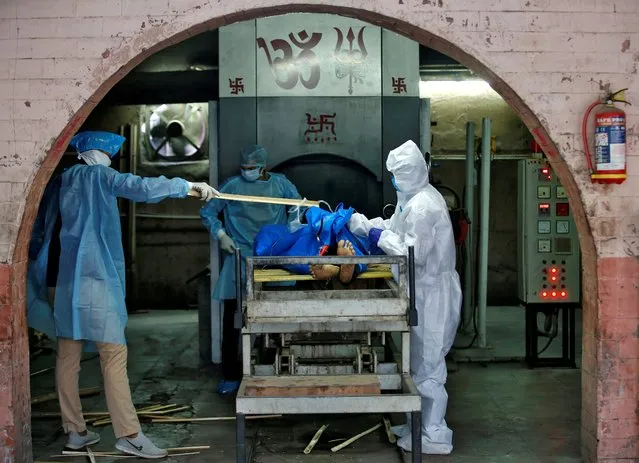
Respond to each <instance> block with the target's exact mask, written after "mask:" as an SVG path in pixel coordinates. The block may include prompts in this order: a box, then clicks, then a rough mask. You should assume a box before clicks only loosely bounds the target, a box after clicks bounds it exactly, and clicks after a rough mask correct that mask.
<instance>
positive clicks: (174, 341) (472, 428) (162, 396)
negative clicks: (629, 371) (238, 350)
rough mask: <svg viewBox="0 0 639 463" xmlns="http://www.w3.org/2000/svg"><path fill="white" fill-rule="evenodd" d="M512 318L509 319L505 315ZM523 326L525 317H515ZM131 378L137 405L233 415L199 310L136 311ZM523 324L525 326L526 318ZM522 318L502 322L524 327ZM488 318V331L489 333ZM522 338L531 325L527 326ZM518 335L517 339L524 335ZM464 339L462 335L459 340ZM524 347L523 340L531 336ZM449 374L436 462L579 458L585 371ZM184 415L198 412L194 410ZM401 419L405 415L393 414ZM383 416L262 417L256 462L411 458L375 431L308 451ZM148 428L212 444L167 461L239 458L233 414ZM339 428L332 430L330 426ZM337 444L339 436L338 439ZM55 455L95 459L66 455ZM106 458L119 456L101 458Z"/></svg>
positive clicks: (55, 446)
mask: <svg viewBox="0 0 639 463" xmlns="http://www.w3.org/2000/svg"><path fill="white" fill-rule="evenodd" d="M506 321H507V320H505V321H504V322H506ZM507 322H508V323H510V324H518V323H520V321H519V320H518V319H515V318H512V319H510V320H509V321H507ZM129 326H130V327H129V331H128V337H129V377H130V381H131V388H132V390H133V399H134V402H135V404H136V405H138V406H141V405H145V404H155V403H177V404H188V405H192V406H193V415H194V416H232V415H233V414H234V412H233V408H234V406H233V400H232V399H222V398H220V397H219V396H218V395H216V394H215V385H216V383H217V381H218V375H217V373H216V372H215V371H214V369H212V368H200V367H199V366H198V355H197V314H196V313H195V312H185V311H172V312H158V313H152V314H139V315H134V316H132V317H131V319H130V325H129ZM522 326H523V325H522ZM519 329H520V326H519V325H517V326H511V327H510V328H509V329H507V328H503V327H502V331H503V332H509V333H512V332H513V331H518V330H519ZM490 333H491V331H490V325H489V336H490ZM522 336H523V331H522ZM515 339H518V338H515ZM460 344H461V343H460ZM522 345H523V341H522ZM53 364H54V355H53V354H45V355H41V356H39V357H37V358H36V359H34V361H33V362H32V371H37V370H40V369H42V368H46V367H49V366H52V365H53ZM82 367H83V371H82V375H81V386H82V387H90V386H99V385H100V384H101V376H100V369H99V361H98V360H97V359H93V360H88V361H86V362H84V363H83V364H82ZM451 370H452V371H451V373H450V375H449V379H448V392H449V396H450V400H449V408H448V415H447V420H448V422H449V425H450V427H451V428H452V429H453V430H454V432H455V436H454V445H455V448H454V451H453V454H452V455H450V456H447V457H432V456H428V457H426V456H425V457H424V459H423V460H424V461H428V462H459V463H462V462H478V461H481V462H483V463H490V462H495V463H497V462H509V461H512V462H518V463H519V462H523V463H526V462H540V461H544V462H545V461H548V462H557V463H563V462H578V461H580V456H579V434H580V420H579V414H580V395H581V394H580V392H581V389H580V372H579V370H563V369H561V370H560V369H545V370H528V369H526V368H525V367H524V366H522V365H521V364H519V363H517V362H515V363H498V364H485V363H484V364H479V363H458V364H454V365H452V368H451ZM54 390H55V387H54V374H53V371H49V372H45V373H42V374H38V375H36V376H33V377H32V394H33V395H34V396H36V395H40V394H46V393H49V392H52V391H54ZM83 404H84V407H85V411H100V410H105V409H106V405H105V401H104V395H103V394H101V395H99V396H96V397H90V398H86V399H83ZM33 410H34V412H35V411H57V410H58V406H57V402H56V401H50V402H47V403H43V404H39V405H36V406H34V407H33ZM185 416H190V413H187V414H186V415H185ZM393 418H394V421H398V420H401V417H399V416H396V417H393ZM379 420H380V417H379V416H375V415H361V416H333V415H326V416H306V417H285V418H282V419H274V420H268V421H261V422H256V421H253V422H252V423H250V425H249V435H250V437H251V445H252V447H253V448H254V449H255V450H254V459H253V461H254V462H259V463H284V462H309V463H315V462H320V461H322V462H323V461H334V462H343V463H346V462H348V463H360V462H366V463H368V462H370V461H371V460H372V461H376V462H378V461H379V462H389V463H391V462H402V461H410V459H409V458H407V455H402V454H401V453H400V452H399V451H398V450H397V449H396V448H395V447H394V446H393V445H391V444H390V443H389V442H388V440H387V438H386V436H385V434H383V433H382V432H379V433H373V434H370V435H368V436H366V437H364V438H363V439H361V440H360V441H358V442H357V443H355V444H353V445H352V446H350V447H348V448H346V449H343V450H341V451H340V452H338V453H336V454H331V452H330V450H328V447H329V446H330V445H318V447H316V450H314V451H313V453H312V454H311V455H303V454H302V450H303V449H304V447H305V446H306V444H307V443H308V441H309V440H310V438H311V437H312V435H313V433H314V432H315V430H317V429H318V428H319V426H321V425H322V424H330V428H329V430H328V431H327V436H328V437H330V438H331V439H338V438H340V437H343V436H351V435H354V434H357V433H359V432H361V431H363V430H365V429H367V428H369V427H371V426H373V425H374V424H375V423H377V422H379ZM142 426H143V430H144V432H145V433H147V434H148V435H149V436H151V437H152V438H153V439H154V440H155V441H156V442H157V443H158V444H159V445H162V446H166V447H178V446H192V445H210V446H211V447H212V448H211V450H208V451H206V452H203V453H201V454H200V455H196V456H190V457H189V456H185V457H174V458H168V459H166V460H163V461H171V462H173V461H175V462H178V461H179V462H183V463H194V462H213V463H215V462H234V461H235V427H234V423H233V422H216V423H197V424H195V423H194V424H151V423H144V424H143V425H142ZM97 430H98V431H99V432H100V434H101V436H102V441H101V442H100V443H99V444H98V445H96V446H94V447H93V450H94V451H112V450H113V445H114V440H115V439H114V437H113V432H112V429H111V427H110V426H106V427H101V428H97ZM32 431H33V445H34V454H35V458H36V460H40V461H45V460H47V461H51V460H53V458H52V456H53V455H55V454H59V453H60V451H61V450H62V448H63V445H64V442H65V438H64V435H63V433H62V430H61V428H60V425H59V421H58V420H57V419H52V420H42V419H38V420H34V421H33V423H32ZM329 431H330V432H329ZM331 445H334V444H331ZM56 461H77V462H80V461H87V460H86V459H83V458H65V459H57V460H56ZM98 461H99V462H110V461H120V460H119V459H115V460H112V459H110V458H100V459H98Z"/></svg>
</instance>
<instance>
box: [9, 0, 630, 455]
mask: <svg viewBox="0 0 639 463" xmlns="http://www.w3.org/2000/svg"><path fill="white" fill-rule="evenodd" d="M15 3H16V4H17V3H18V2H17V1H15ZM168 3H169V9H168V10H166V11H164V12H163V13H162V14H157V15H155V16H154V15H149V14H147V13H146V12H142V11H139V12H137V13H135V14H134V17H135V18H134V20H135V21H137V25H136V26H135V27H132V30H133V32H130V35H128V36H127V37H126V40H117V38H118V34H117V33H115V34H111V35H110V36H109V37H108V40H107V41H106V42H107V45H106V46H105V48H104V50H98V49H97V48H96V50H95V52H96V53H98V52H99V51H101V52H100V53H99V56H101V58H97V61H93V65H91V64H89V65H88V66H87V69H86V70H83V71H82V72H79V73H78V79H86V80H78V81H76V82H75V83H71V82H70V83H69V88H68V89H66V87H65V89H61V93H60V100H59V101H61V102H62V103H63V104H62V105H61V106H62V107H61V108H59V111H61V112H63V111H66V112H67V114H68V115H69V120H68V122H66V124H61V123H60V122H59V121H58V122H55V123H54V122H51V124H49V125H48V126H47V129H48V132H47V131H45V132H47V133H48V134H49V135H51V134H55V135H54V137H53V138H51V137H50V138H49V139H48V140H47V139H44V138H45V135H43V137H42V138H43V139H41V140H38V143H37V144H36V147H39V148H41V149H43V152H44V153H46V156H38V155H35V156H34V158H35V159H34V161H33V166H32V167H33V168H32V170H31V171H30V173H29V175H28V179H29V180H28V181H29V183H30V185H29V186H28V188H27V195H26V200H24V201H23V202H22V206H23V210H24V213H23V215H22V217H21V219H20V221H19V228H18V229H17V232H16V233H14V235H13V237H14V238H15V240H14V247H13V252H12V253H11V254H10V255H9V256H8V260H9V261H10V262H9V264H7V265H4V266H3V267H2V268H0V270H1V272H0V283H7V288H8V289H7V290H6V291H5V292H6V294H4V295H3V294H0V296H4V298H3V299H2V300H0V304H1V305H0V309H1V310H2V312H0V314H1V316H0V325H1V324H2V322H4V321H6V324H7V326H9V329H8V332H7V333H3V332H2V328H1V327H0V457H1V458H0V459H3V461H20V462H22V461H29V460H30V458H31V442H30V410H29V408H30V407H29V397H28V393H27V391H28V390H29V377H28V361H27V360H28V346H27V339H26V326H25V325H26V321H25V315H24V313H25V310H24V292H25V274H26V257H27V247H28V241H29V238H30V233H31V228H32V225H33V222H34V217H35V214H36V212H37V208H38V205H39V201H40V199H41V195H42V192H43V189H44V186H45V185H46V182H47V180H48V179H49V177H50V176H51V174H52V172H53V169H54V168H55V166H56V165H57V163H58V161H59V160H60V158H61V156H62V154H63V151H64V149H65V147H66V145H67V144H68V142H69V140H70V138H71V136H72V135H73V134H74V133H75V131H76V130H77V129H78V128H79V127H80V126H81V124H82V123H83V122H84V120H85V119H86V117H87V116H88V115H89V113H90V112H91V111H92V110H93V109H94V108H95V106H96V105H97V103H98V102H99V101H100V100H101V99H102V98H103V97H104V95H105V94H106V93H107V92H108V91H109V90H110V89H111V88H112V87H113V86H114V85H115V84H116V83H117V82H118V81H119V80H120V79H122V78H123V77H124V76H125V75H126V74H127V73H128V72H130V71H131V70H132V69H133V68H134V67H135V66H136V65H138V64H139V63H140V62H142V61H143V60H144V59H145V58H147V57H148V56H150V55H152V54H153V53H155V52H157V51H159V50H161V49H163V48H165V47H168V46H170V45H172V44H175V43H178V42H180V41H182V40H184V39H186V38H188V37H190V36H193V35H195V34H198V33H201V32H204V31H206V30H211V29H215V28H218V27H220V26H222V25H226V24H230V23H233V22H237V21H242V20H247V19H253V18H256V17H263V16H268V15H276V14H284V13H290V12H316V13H333V14H339V15H343V16H350V17H354V18H357V19H360V20H364V21H367V22H370V23H373V24H376V25H379V26H382V27H385V28H387V29H390V30H393V31H395V32H398V33H400V34H403V35H406V36H408V37H410V38H412V39H413V40H415V41H417V42H420V43H421V44H423V45H427V46H428V47H431V48H433V49H435V50H438V51H440V52H442V53H445V54H447V55H449V56H451V57H452V58H454V59H456V60H457V61H459V62H460V63H462V64H464V65H466V66H468V67H469V68H471V69H472V70H473V71H475V72H476V73H477V74H479V75H480V76H481V77H483V78H484V79H485V80H486V81H487V82H489V83H490V85H491V86H492V87H493V89H495V90H496V91H497V92H498V93H499V94H500V95H501V96H502V97H503V98H504V99H505V100H506V101H507V102H508V103H509V104H510V106H511V107H512V108H513V110H514V111H515V112H516V113H517V114H518V115H519V117H520V118H521V119H522V121H523V122H524V123H525V124H526V125H527V127H528V128H529V130H530V131H531V133H533V135H534V136H535V138H536V139H537V141H538V142H539V143H540V145H541V146H542V147H543V148H544V151H545V152H546V153H547V155H548V157H549V159H550V162H551V164H552V166H553V168H554V170H555V171H556V172H557V175H558V176H559V178H560V179H561V182H562V184H563V185H565V188H566V190H567V192H568V196H569V199H570V203H571V206H572V208H573V211H574V212H575V220H576V223H577V227H578V230H579V237H580V244H581V249H582V256H583V287H584V288H588V290H587V291H584V295H583V307H584V359H583V373H582V378H583V379H582V384H583V386H582V388H583V403H582V428H583V431H584V432H583V449H584V451H583V454H584V458H585V459H588V460H596V459H598V458H599V456H600V454H601V451H602V450H601V446H600V445H599V444H598V438H599V436H600V435H602V423H601V421H602V419H603V418H602V417H601V416H600V415H601V413H602V412H601V407H600V406H599V405H601V402H602V399H601V394H600V392H599V391H600V389H601V387H602V381H601V375H599V374H598V372H599V370H600V368H601V367H602V364H603V363H604V362H603V359H602V352H601V349H600V347H599V345H600V342H601V341H600V339H599V337H598V336H600V335H601V332H602V330H603V329H605V328H602V326H601V324H600V320H599V313H600V311H601V309H600V302H601V300H598V293H597V288H598V283H599V281H600V279H601V278H602V275H603V276H613V277H614V278H616V277H617V275H623V274H624V272H627V271H628V269H630V271H631V272H632V275H633V276H636V275H639V266H636V267H633V266H632V265H630V266H629V267H628V265H627V263H625V264H623V265H625V267H623V268H621V266H622V264H620V263H619V262H617V260H609V261H603V260H601V259H600V260H599V261H598V259H597V252H596V247H595V237H594V236H593V233H592V231H591V228H590V224H591V223H593V224H594V223H595V222H596V220H595V217H596V213H595V212H593V211H589V214H587V213H586V212H587V210H586V207H585V206H584V202H583V201H582V197H584V196H585V195H586V194H589V195H590V196H589V198H590V207H593V206H592V200H593V198H594V196H596V193H597V192H596V191H594V190H593V189H592V187H590V186H589V185H588V184H587V182H586V179H585V170H584V164H585V163H584V162H582V161H581V159H580V158H579V150H578V149H577V148H576V147H574V146H572V145H570V144H568V143H567V142H566V139H565V137H564V136H563V133H562V132H561V124H558V123H557V120H558V117H555V116H557V114H554V113H552V114H546V113H545V111H544V108H550V109H553V108H552V106H551V105H548V104H547V102H545V101H542V100H541V99H539V98H537V96H536V95H538V93H535V92H533V91H532V89H533V88H534V85H536V82H535V81H534V78H533V76H532V75H530V76H528V75H527V73H526V72H523V73H518V72H515V68H514V67H513V66H514V65H507V64H505V61H504V60H503V59H502V58H501V57H500V58H498V57H496V55H494V56H493V55H492V54H491V52H490V51H489V50H488V47H487V46H486V44H487V43H489V41H487V42H486V43H481V42H476V41H474V37H473V36H472V34H471V35H469V34H468V32H467V31H464V28H466V29H468V28H469V27H468V25H469V21H470V26H471V27H470V29H472V26H473V22H474V21H476V22H477V23H478V22H479V21H485V19H480V16H479V11H480V10H479V8H480V7H479V6H477V7H476V10H473V11H476V13H477V14H476V15H473V14H466V13H465V12H463V11H457V12H448V10H447V9H446V8H444V7H443V6H442V2H441V1H439V2H434V1H433V2H429V1H427V0H425V1H424V2H419V3H420V4H422V5H421V6H412V5H404V3H409V2H408V1H406V2H404V1H402V0H399V4H397V3H396V2H393V4H392V5H391V4H390V2H384V3H383V4H380V5H374V6H369V5H368V2H361V1H357V0H345V1H342V2H339V3H340V4H341V6H339V5H338V2H337V1H332V0H318V1H316V2H314V3H313V4H307V3H304V2H302V1H293V2H289V3H284V2H283V1H281V0H263V1H261V2H259V5H260V6H261V7H259V8H254V7H253V6H252V2H250V1H248V0H246V1H244V0H238V1H237V2H229V3H227V4H217V5H216V6H211V5H210V3H211V2H209V1H206V0H195V1H194V0H188V1H187V0H179V1H176V2H175V3H176V4H189V5H190V6H187V7H183V8H180V7H171V4H172V3H174V2H168ZM431 3H433V4H435V3H438V5H439V7H435V6H433V5H431ZM476 3H482V4H483V3H486V4H487V5H488V4H490V3H491V2H490V1H488V0H480V1H477V2H476ZM108 4H109V2H105V5H107V7H106V8H108ZM16 8H17V7H16ZM438 8H439V9H438ZM76 14H77V11H76ZM100 15H102V16H103V17H105V18H106V17H109V14H108V13H107V12H101V13H100ZM85 16H86V17H87V19H88V18H91V17H94V16H91V15H90V14H85ZM473 18H474V19H473ZM488 18H489V16H488V15H487V16H486V19H488ZM132 21H133V20H132ZM455 21H457V23H458V24H459V23H461V24H462V26H460V28H459V29H455V30H454V31H452V32H451V30H450V26H451V25H452V24H453V23H455ZM488 21H489V19H488ZM489 22H490V21H489ZM105 24H106V20H105V21H104V22H103V24H102V27H103V32H104V27H105ZM110 24H111V26H112V27H114V28H115V29H117V27H116V26H115V25H114V24H112V23H110ZM464 24H465V26H464ZM122 27H123V28H124V27H125V26H124V25H123V26H122ZM491 43H492V42H491ZM109 44H113V45H111V46H110V45H109ZM505 50H506V48H505ZM511 51H512V50H511ZM503 53H505V52H503ZM506 58H508V57H506ZM520 59H521V57H520ZM549 72H550V71H549ZM527 77H529V80H526V79H527ZM562 82H563V80H562ZM73 85H75V87H77V89H73ZM584 85H585V84H584ZM67 90H68V92H67V93H65V91H67ZM26 103H27V102H25V106H27V107H30V105H27V104H26ZM553 110H554V109H553ZM559 112H560V111H559ZM52 119H53V118H52ZM61 125H64V127H63V128H62V127H60V126H61ZM574 131H575V132H576V129H574ZM553 139H554V140H555V142H553ZM559 146H561V150H560V149H559V148H558V147H559ZM25 180H26V179H25ZM5 301H7V303H5ZM608 329H609V330H610V329H613V328H611V327H609V328H608ZM611 371H612V370H611ZM615 371H616V370H615ZM5 372H6V374H5ZM620 458H621V457H620Z"/></svg>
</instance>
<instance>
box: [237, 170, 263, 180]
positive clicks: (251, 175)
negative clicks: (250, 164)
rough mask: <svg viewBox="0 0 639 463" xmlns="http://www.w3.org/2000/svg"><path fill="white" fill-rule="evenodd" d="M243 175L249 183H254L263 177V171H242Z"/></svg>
mask: <svg viewBox="0 0 639 463" xmlns="http://www.w3.org/2000/svg"><path fill="white" fill-rule="evenodd" d="M241 173H242V177H244V180H246V181H247V182H254V181H256V180H257V179H258V178H260V177H261V176H262V169H251V170H246V169H242V171H241Z"/></svg>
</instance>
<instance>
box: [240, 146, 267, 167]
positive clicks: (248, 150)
mask: <svg viewBox="0 0 639 463" xmlns="http://www.w3.org/2000/svg"><path fill="white" fill-rule="evenodd" d="M267 154H268V153H267V152H266V149H265V148H264V147H262V146H260V145H249V146H245V147H244V148H243V149H242V165H243V166H262V167H265V166H266V156H267Z"/></svg>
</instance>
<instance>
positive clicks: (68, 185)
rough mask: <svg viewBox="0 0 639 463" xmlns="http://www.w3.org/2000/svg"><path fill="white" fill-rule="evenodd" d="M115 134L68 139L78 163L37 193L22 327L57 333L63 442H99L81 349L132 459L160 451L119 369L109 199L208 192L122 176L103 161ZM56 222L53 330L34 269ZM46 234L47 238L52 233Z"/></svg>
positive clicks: (115, 218) (116, 232) (119, 444)
mask: <svg viewBox="0 0 639 463" xmlns="http://www.w3.org/2000/svg"><path fill="white" fill-rule="evenodd" d="M124 140H125V139H124V137H121V136H119V135H116V134H113V133H109V132H81V133H78V134H77V135H75V136H74V137H73V139H72V140H71V146H73V147H75V149H76V150H77V151H78V153H79V155H78V158H79V159H81V160H82V161H84V162H83V163H81V164H77V165H74V166H73V167H71V168H69V169H67V170H66V171H64V172H63V173H62V174H61V175H60V176H59V178H56V179H54V181H53V182H51V184H50V188H48V191H46V194H45V197H44V202H43V203H42V204H41V211H40V213H39V214H38V222H37V223H36V229H35V231H34V236H33V239H32V243H31V246H30V247H31V249H30V257H31V262H30V265H29V272H28V273H29V278H28V280H29V284H30V286H29V290H30V291H29V292H30V293H31V294H30V295H29V296H28V300H29V304H28V307H29V310H28V314H27V315H28V321H29V326H32V327H34V328H36V329H40V330H43V331H44V332H45V333H54V335H55V336H56V337H57V342H58V345H57V358H56V385H57V390H58V397H59V401H60V409H61V414H62V424H63V428H64V431H65V433H67V434H68V440H67V444H66V446H67V447H68V448H71V449H80V448H83V447H85V446H88V445H93V444H95V443H97V442H98V441H99V440H100V436H99V434H97V433H94V432H90V431H87V427H86V423H85V421H84V418H83V413H82V406H81V403H80V395H79V386H78V383H79V372H80V359H81V355H82V350H83V347H89V348H91V347H93V348H94V349H97V350H98V351H99V353H100V364H101V368H102V376H103V378H104V391H105V395H106V401H107V407H108V410H109V414H110V417H111V421H112V423H113V430H114V433H115V436H116V438H117V441H116V445H115V446H116V448H117V449H118V450H120V451H121V452H124V453H127V454H130V455H136V456H138V457H142V458H163V457H165V456H166V455H167V452H166V450H163V449H160V448H158V447H157V446H156V445H155V444H153V442H151V440H150V439H149V438H148V437H146V436H145V435H144V434H143V433H142V430H141V428H140V422H139V420H138V417H137V414H136V411H135V408H134V406H133V402H132V400H131V390H130V387H129V380H128V376H127V347H126V340H125V334H124V330H125V327H126V324H127V310H126V306H125V299H124V298H125V273H124V272H125V269H124V252H123V249H122V232H121V228H120V227H121V226H120V214H119V211H118V207H117V198H126V199H128V200H131V201H136V202H147V203H157V202H160V201H162V200H163V199H165V198H186V197H187V196H188V195H192V196H199V197H200V198H202V199H203V200H210V199H211V198H212V197H213V196H214V195H215V194H217V192H216V191H215V190H214V189H213V188H211V187H210V186H209V185H207V184H206V183H191V182H188V181H186V180H184V179H181V178H174V179H167V178H165V177H156V178H142V177H138V176H136V175H132V174H122V173H119V172H117V171H116V170H114V169H112V168H110V167H109V165H110V163H111V160H110V158H111V157H113V156H114V155H115V154H116V153H117V152H118V151H119V150H120V148H121V146H122V144H123V143H124ZM56 223H57V224H58V226H59V247H60V248H59V262H58V264H59V265H58V268H57V281H56V284H55V296H54V298H53V307H54V308H53V317H52V318H53V327H52V326H51V313H50V312H49V313H48V314H47V313H46V308H47V307H49V306H48V304H47V295H46V288H45V286H49V287H50V285H51V283H49V282H47V280H49V281H50V280H51V277H50V276H49V277H45V276H43V274H44V273H51V267H52V266H51V265H50V263H49V262H48V261H47V260H48V258H49V255H50V252H49V249H50V248H51V241H52V238H54V237H55V233H54V230H55V228H56ZM54 239H57V237H55V238H54Z"/></svg>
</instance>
